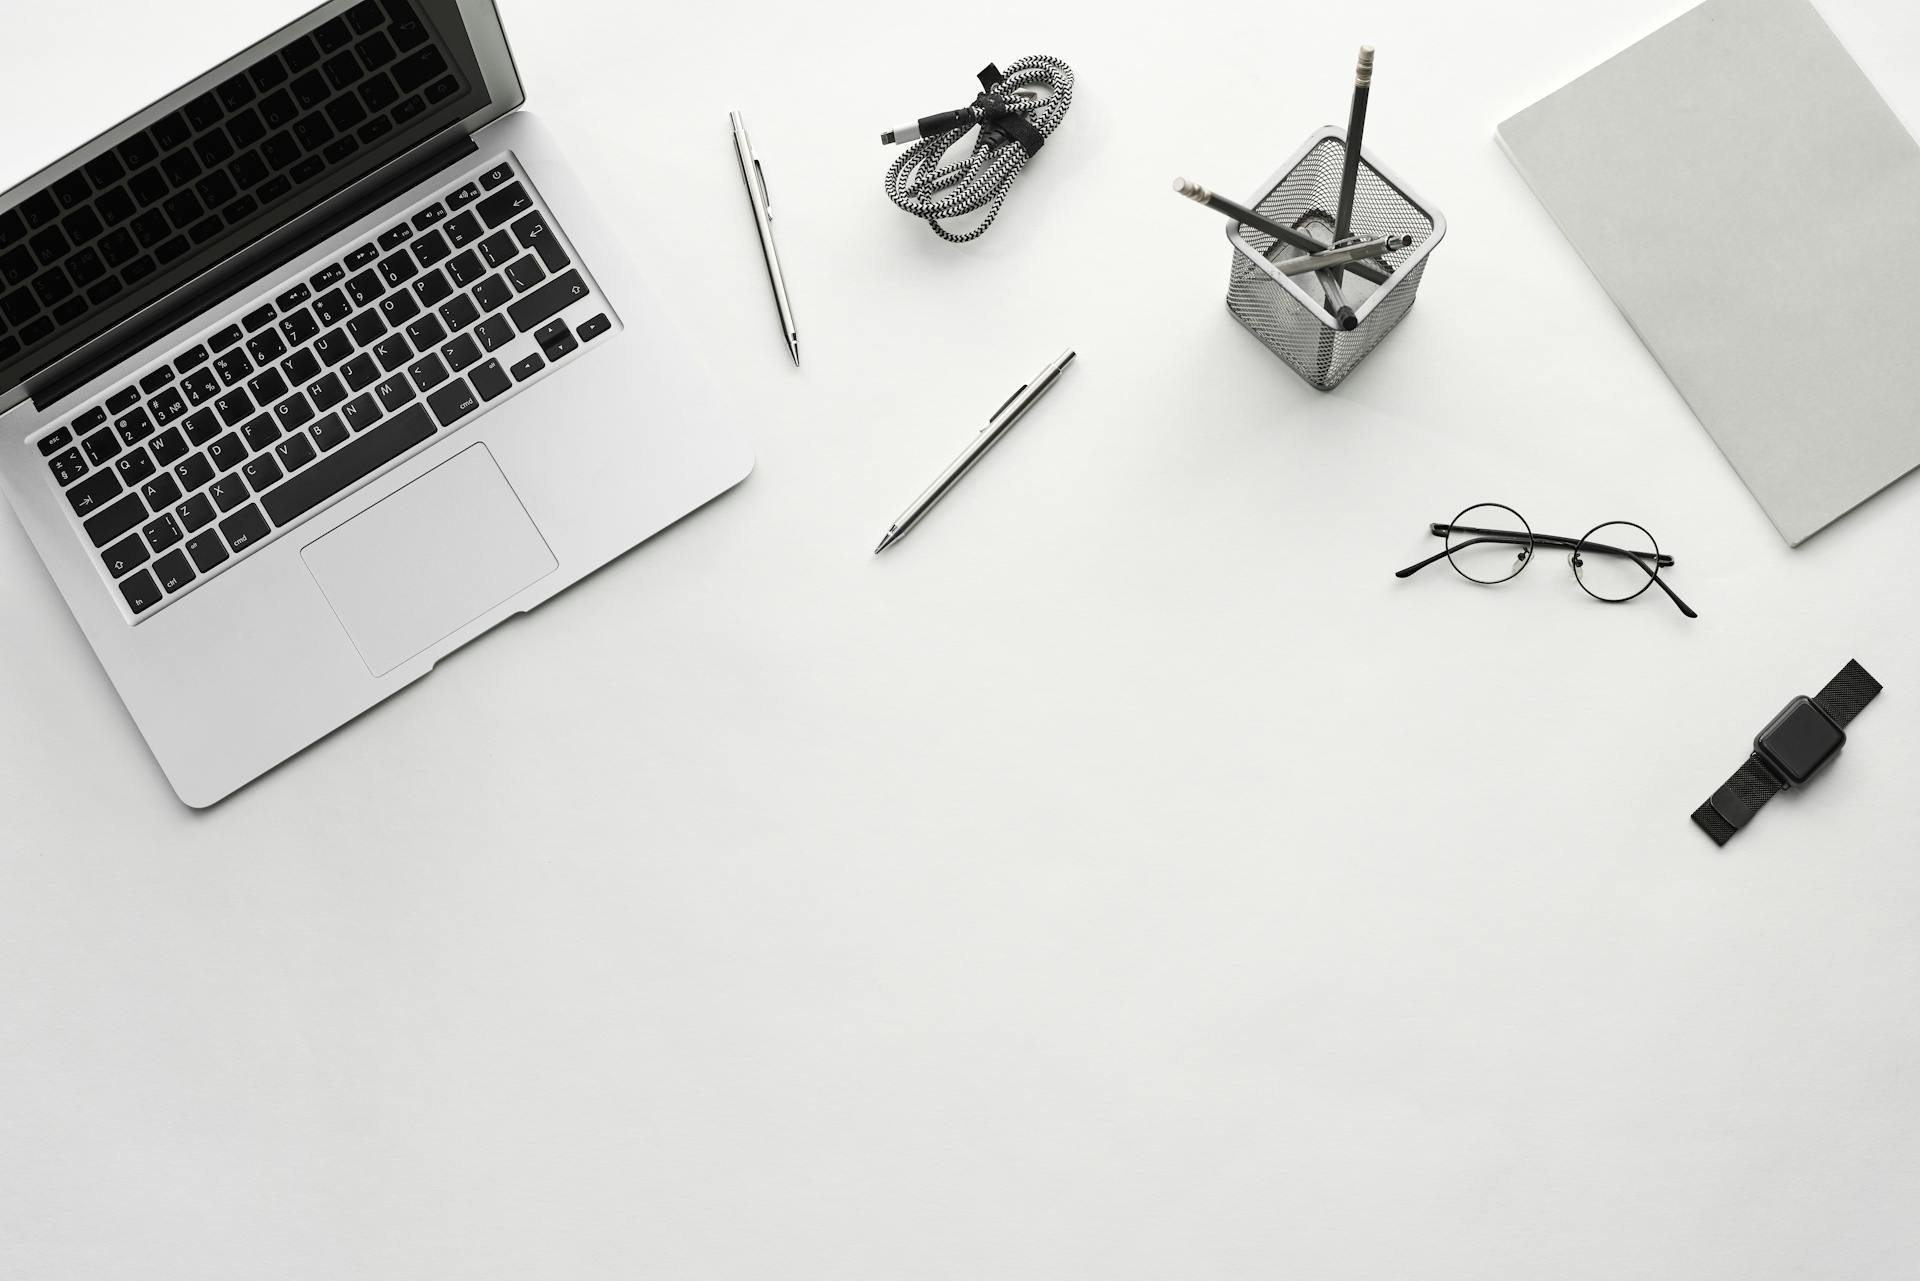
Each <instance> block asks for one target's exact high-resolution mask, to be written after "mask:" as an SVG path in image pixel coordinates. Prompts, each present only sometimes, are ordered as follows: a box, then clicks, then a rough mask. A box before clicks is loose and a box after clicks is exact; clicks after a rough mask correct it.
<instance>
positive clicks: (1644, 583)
mask: <svg viewBox="0 0 1920 1281" xmlns="http://www.w3.org/2000/svg"><path fill="white" fill-rule="evenodd" d="M1502 526H1504V527H1505V528H1502ZM1430 528H1431V529H1432V531H1433V536H1434V537H1435V538H1444V539H1446V540H1447V549H1446V550H1445V551H1443V552H1441V553H1439V555H1436V556H1429V557H1427V558H1426V559H1425V560H1423V561H1421V562H1420V563H1419V564H1417V565H1409V566H1407V567H1406V568H1405V569H1403V570H1401V571H1399V572H1398V573H1396V574H1395V575H1394V577H1395V578H1406V577H1407V576H1409V575H1411V574H1417V573H1419V572H1420V571H1421V570H1423V569H1425V568H1426V567H1427V566H1429V565H1431V564H1433V563H1434V562H1435V561H1437V560H1441V559H1444V560H1446V561H1447V562H1448V563H1449V564H1451V565H1452V566H1453V567H1454V568H1455V569H1456V570H1458V571H1460V575H1461V577H1463V578H1468V579H1471V580H1472V581H1474V582H1476V583H1486V584H1488V585H1492V584H1494V583H1504V582H1506V581H1507V580H1508V579H1510V578H1512V577H1514V576H1515V575H1517V574H1518V573H1519V572H1520V571H1521V570H1523V569H1525V568H1526V567H1527V566H1528V564H1530V563H1531V562H1532V560H1533V552H1534V549H1535V548H1536V547H1556V548H1560V547H1564V548H1566V549H1567V564H1569V565H1571V566H1572V567H1573V577H1574V581H1575V582H1577V583H1579V584H1580V586H1581V587H1582V588H1583V589H1584V590H1585V591H1586V593H1587V595H1589V596H1591V597H1593V598H1594V599H1595V600H1603V601H1606V602H1607V603H1608V604H1609V605H1618V604H1620V603H1621V602H1623V601H1630V600H1632V599H1633V598H1634V597H1636V596H1638V595H1640V593H1642V592H1644V591H1646V590H1647V588H1649V587H1655V586H1657V587H1659V589H1660V590H1661V591H1663V592H1665V593H1666V594H1667V597H1668V599H1670V600H1671V601H1673V603H1674V604H1675V605H1678V606H1679V607H1680V612H1681V613H1682V614H1685V615H1686V616H1687V617H1688V618H1698V617H1699V615H1698V614H1696V613H1694V612H1693V610H1692V609H1691V608H1689V607H1688V605H1687V602H1685V601H1683V600H1681V599H1680V597H1679V596H1677V595H1675V593H1674V590H1673V588H1671V587H1669V586H1667V584H1666V580H1665V579H1663V578H1661V577H1660V571H1661V570H1663V569H1667V568H1670V567H1671V566H1672V565H1673V557H1671V556H1668V555H1665V554H1663V553H1662V552H1661V551H1660V545H1659V544H1658V543H1656V542H1654V541H1653V535H1652V534H1649V533H1648V532H1647V531H1646V530H1645V529H1644V528H1642V527H1641V526H1639V525H1636V524H1634V523H1633V522H1632V521H1630V520H1612V521H1608V522H1607V523H1606V524H1604V525H1595V526H1594V527H1593V528H1592V529H1589V530H1588V531H1587V532H1586V533H1585V534H1582V535H1581V536H1580V537H1579V538H1563V537H1561V536H1560V535H1558V534H1536V533H1534V532H1533V527H1532V526H1530V525H1528V524H1527V522H1526V519H1525V518H1524V517H1522V516H1521V515H1520V513H1519V512H1517V511H1515V510H1513V508H1511V507H1507V506H1503V505H1502V504H1500V503H1479V504H1477V505H1475V506H1472V507H1469V508H1467V509H1466V510H1465V511H1463V512H1461V513H1460V514H1459V515H1458V516H1455V517H1454V518H1453V520H1452V521H1451V522H1449V523H1448V524H1445V525H1440V524H1436V525H1433V526H1431V527H1430Z"/></svg>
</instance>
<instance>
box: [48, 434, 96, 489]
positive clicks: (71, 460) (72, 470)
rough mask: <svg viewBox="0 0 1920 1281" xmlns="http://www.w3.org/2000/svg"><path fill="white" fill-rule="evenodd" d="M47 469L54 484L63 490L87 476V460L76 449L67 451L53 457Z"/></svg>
mask: <svg viewBox="0 0 1920 1281" xmlns="http://www.w3.org/2000/svg"><path fill="white" fill-rule="evenodd" d="M63 430H64V429H63ZM47 468H48V470H50V471H51V472H53V479H54V483H55V484H57V485H59V486H60V487H61V488H62V489H65V488H66V487H67V486H68V485H71V484H72V483H73V482H74V481H76V480H79V479H80V478H81V477H82V476H84V475H86V474H87V460H86V459H85V458H83V457H81V455H80V451H79V450H78V449H69V450H67V451H66V452H65V453H63V454H56V455H54V458H53V461H52V462H50V463H48V464H47Z"/></svg>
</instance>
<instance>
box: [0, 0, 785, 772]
mask: <svg viewBox="0 0 1920 1281" xmlns="http://www.w3.org/2000/svg"><path fill="white" fill-rule="evenodd" d="M523 100H524V95H523V93H522V91H521V87H520V82H519V79H518V77H517V75H516V73H515V69H514V65H513V60H512V57H511V56H510V54H509V52H508V49H507V41H506V36H505V33H504V32H503V31H502V29H501V25H500V20H499V16H498V14H497V13H496V12H495V10H494V6H493V4H492V2H491V0H330V2H329V3H326V4H323V5H321V6H320V7H319V8H317V9H314V10H313V11H311V12H310V13H308V14H307V15H306V16H305V17H303V18H301V19H299V20H298V21H296V22H294V23H292V24H291V25H289V26H287V27H286V28H284V29H283V30H281V31H280V32H278V33H277V34H275V35H273V36H271V37H269V38H268V39H266V40H263V41H261V42H260V43H258V44H256V45H254V46H253V47H252V48H250V49H248V50H246V51H245V52H243V53H241V54H240V55H238V56H237V57H234V58H232V59H230V60H229V61H227V62H225V63H223V64H222V65H221V66H220V67H218V68H217V69H215V70H213V71H211V72H208V73H207V74H206V75H204V76H202V77H200V78H199V79H198V80H195V81H194V82H193V83H191V84H189V85H187V86H185V87H184V88H182V89H180V90H178V91H177V92H175V93H173V94H170V95H168V96H167V97H166V98H165V99H163V100H162V101H160V102H158V103H156V104H155V105H153V106H152V107H149V108H148V109H147V110H145V111H142V112H140V113H139V114H138V115H136V116H134V117H132V118H131V119H129V120H127V121H125V122H124V123H122V124H121V125H119V126H117V127H116V128H114V129H112V130H109V131H108V132H107V133H106V134H103V135H102V136H100V137H98V138H96V139H94V140H93V141H92V142H90V143H88V144H87V145H86V146H84V147H82V148H80V149H79V150H78V151H76V152H74V153H73V154H72V155H69V156H67V157H66V158H65V159H63V160H61V161H59V162H57V163H56V164H54V165H52V166H51V167H49V168H47V169H45V170H43V171H41V172H40V173H38V174H36V175H34V176H33V177H31V178H29V179H28V180H27V181H25V182H23V183H21V184H20V185H18V186H16V187H14V188H12V189H11V190H8V191H6V192H4V193H0V490H4V492H5V494H6V497H7V499H8V500H9V502H11V504H12V506H13V509H14V511H15V512H16V513H18V515H19V517H20V521H21V523H22V524H23V525H24V526H25V528H26V531H27V534H28V536H29V537H30V538H31V539H32V542H33V545H34V547H35V548H36V549H37V551H38V552H39V554H40V556H41V558H42V559H43V560H44V561H45V563H46V567H47V570H48V572H49V573H50V574H52V576H53V579H54V582H55V583H56V584H57V585H58V587H59V589H60V592H61V594H62V595H63V596H64V597H65V598H66V602H67V605H68V607H69V608H70V609H71V610H72V611H73V615H74V618H75V619H76V620H78V622H79V624H80V628H81V630H82V631H83V632H84V633H85V634H86V637H87V640H88V641H89V642H90V643H91V644H92V646H93V649H94V652H95V654H96V655H98V657H99V660H100V662H101V664H102V666H104V667H105V669H106V672H107V675H108V677H109V678H110V679H111V680H112V681H113V683H114V686H115V687H116V688H117V689H118V690H119V692H120V695H121V697H122V699H123V700H124V701H125V703H126V706H127V710H128V711H129V712H130V713H131V714H132V716H133V719H134V721H135V723H136V724H138V726H139V727H140V730H141V733H142V734H144V735H145V737H146V740H147V743H148V745H149V747H150V748H151V749H152V751H153V754H154V757H155V758H156V759H157V760H158V762H159V764H160V768H161V770H162V771H163V772H164V773H165V775H166V777H167V779H168V780H169V782H171V784H172V785H173V788H174V790H175V791H176V792H177V793H178V794H179V796H180V798H181V800H183V801H185V802H186V803H187V804H188V805H192V806H196V807H198V806H205V805H209V804H211V803H213V802H214V801H217V800H219V799H220V798H222V797H224V796H226V795H227V794H229V793H231V792H232V791H233V790H234V789H235V788H238V787H240V786H241V785H243V784H245V783H247V782H248V781H249V780H251V779H253V778H255V777H257V776H259V775H260V774H261V773H263V772H265V771H266V770H268V769H270V768H272V767H273V766H274V765H276V764H278V763H279V762H281V761H283V760H285V759H286V758H287V757H289V756H291V755H293V754H294V753H295V752H298V751H299V750H300V749H301V748H303V747H305V746H307V745H308V744H310V743H312V742H314V741H315V740H317V739H319V738H321V737H322V736H324V735H326V734H327V733H329V732H330V731H332V730H333V729H335V728H337V727H338V726H340V725H342V724H344V723H345V722H346V721H348V720H350V719H351V718H353V717H354V716H356V715H358V714H359V713H361V712H362V711H365V710H366V709H367V708H369V707H371V706H373V705H374V704H375V703H378V702H379V701H380V700H381V699H383V698H385V697H387V696H388V695H389V694H391V693H393V692H394V691H395V690H397V689H399V688H401V687H402V686H404V685H406V684H408V683H409V682H411V681H414V680H417V679H419V678H420V677H421V676H424V675H425V674H427V673H428V672H430V671H432V670H433V666H434V664H435V663H436V662H437V661H438V660H439V659H441V658H442V657H444V656H445V655H447V654H449V653H451V652H453V651H454V650H456V649H458V648H460V647H461V646H463V645H465V644H466V643H467V642H469V641H471V640H473V639H474V638H475V637H477V636H479V635H481V634H483V633H484V632H486V631H487V630H489V629H490V628H492V627H493V626H495V625H496V624H498V623H499V622H501V621H502V620H503V619H506V618H509V617H511V616H513V615H515V614H518V613H524V612H525V611H527V610H529V609H531V608H532V607H534V606H535V605H538V604H539V603H540V602H542V601H544V600H546V599H547V598H548V597H550V596H552V595H553V594H554V593H556V592H558V591H560V590H561V589H562V588H565V587H567V586H568V585H570V584H572V583H573V582H575V581H576V580H578V579H580V578H582V577H584V576H585V575H587V574H589V573H591V572H592V571H593V570H595V569H597V568H598V567H600V566H601V565H603V564H605V563H606V562H607V561H609V560H611V559H613V558H614V557H616V556H618V555H620V554H621V553H622V552H625V551H626V550H628V549H629V548H631V547H633V546H634V545H635V544H637V543H639V542H641V541H642V540H644V539H646V538H647V537H648V536H650V535H651V534H653V533H655V532H657V531H658V530H660V529H662V528H664V527H665V526H667V525H669V524H671V523H673V522H674V521H676V520H678V519H679V518H680V517H682V516H684V515H686V514H687V513H689V512H691V511H693V510H694V509H695V508H697V507H700V506H701V505H702V504H704V503H706V502H707V501H708V500H710V499H712V498H713V497H714V496H716V495H718V494H720V493H722V492H724V491H725V490H727V489H729V488H731V487H732V486H733V485H735V484H737V483H738V482H739V481H741V480H742V479H744V478H745V477H746V475H747V473H748V471H749V470H751V468H752V455H751V452H750V450H749V447H748V444H747V441H746V438H745V435H744V430H743V425H742V424H741V423H740V422H739V421H738V420H737V417H736V416H732V415H729V414H727V413H726V412H724V411H723V410H722V409H721V407H720V406H721V401H720V400H719V399H718V398H717V397H716V395H715V392H714V389H713V387H712V386H711V385H710V384H709V383H708V382H706V381H705V380H704V379H703V377H702V376H701V374H700V372H699V370H700V363H701V362H700V359H699V353H698V351H697V350H696V349H695V348H694V346H693V344H692V343H691V342H690V341H689V340H688V339H687V338H686V337H685V336H684V335H682V334H680V333H679V332H677V331H676V330H675V329H674V327H673V325H672V324H671V323H670V322H669V318H668V314H667V311H666V309H665V308H664V307H663V306H662V305H661V304H660V302H659V301H658V300H657V299H656V298H654V297H653V296H652V295H650V294H649V293H648V290H647V287H646V285H645V283H644V281H643V280H642V278H641V276H640V274H639V273H638V272H637V271H636V270H635V268H634V267H633V266H632V265H631V264H630V263H629V261H628V258H627V255H626V253H625V252H624V249H623V243H622V242H623V240H624V239H627V238H626V237H622V236H620V235H618V234H616V233H615V232H614V231H612V230H611V229H609V228H608V227H607V226H606V225H605V224H604V223H602V222H601V221H600V219H599V217H598V215H597V214H596V213H595V212H594V210H593V208H592V206H591V205H590V204H589V203H588V200H587V197H586V194H585V187H584V184H583V183H582V182H581V181H580V180H579V179H578V178H576V177H575V176H574V174H573V173H572V171H571V170H570V169H569V168H568V166H567V164H566V162H565V161H564V159H563V158H562V156H561V153H560V150H559V148H558V146H557V144H556V143H555V141H554V140H553V138H552V137H551V136H550V135H549V134H548V133H547V132H546V131H545V130H544V129H543V128H542V126H541V125H540V124H539V123H538V122H537V121H536V120H534V119H533V118H532V117H530V116H529V115H528V114H526V113H525V112H522V111H519V110H517V108H519V106H520V105H521V103H522V101H523ZM82 764H83V763H82V762H79V761H76V762H75V767H76V768H80V767H82Z"/></svg>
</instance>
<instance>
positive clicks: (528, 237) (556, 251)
mask: <svg viewBox="0 0 1920 1281" xmlns="http://www.w3.org/2000/svg"><path fill="white" fill-rule="evenodd" d="M513 237H514V239H515V240H518V241H519V242H520V243H521V245H522V246H524V247H525V248H528V249H531V250H533V251H534V252H535V253H537V254H539V255H540V262H541V264H542V265H543V266H545V267H546V269H547V270H548V271H559V270H560V269H561V268H562V267H565V266H566V265H567V251H566V250H565V249H562V248H561V247H560V242H559V240H558V239H556V238H555V237H554V234H553V229H552V228H551V227H549V226H547V220H546V219H545V218H544V217H542V216H541V214H540V211H539V210H538V209H536V210H534V211H533V212H532V213H530V214H528V215H527V216H526V217H524V218H522V219H520V220H519V221H518V222H516V223H514V224H513Z"/></svg>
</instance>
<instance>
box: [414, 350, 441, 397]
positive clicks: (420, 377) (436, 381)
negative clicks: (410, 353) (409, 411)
mask: <svg viewBox="0 0 1920 1281" xmlns="http://www.w3.org/2000/svg"><path fill="white" fill-rule="evenodd" d="M407 373H408V374H409V375H410V376H411V377H412V378H413V381H414V384H415V385H416V386H418V387H419V388H420V390H421V391H432V390H433V389H434V388H435V387H438V386H439V385H440V384H441V383H443V382H445V381H447V367H446V366H445V365H443V364H441V363H440V357H438V356H434V355H426V356H422V357H420V359H418V360H416V361H414V362H413V363H412V364H411V365H408V366H407Z"/></svg>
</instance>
